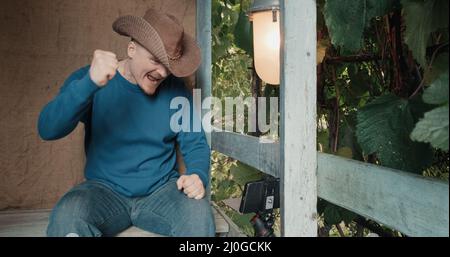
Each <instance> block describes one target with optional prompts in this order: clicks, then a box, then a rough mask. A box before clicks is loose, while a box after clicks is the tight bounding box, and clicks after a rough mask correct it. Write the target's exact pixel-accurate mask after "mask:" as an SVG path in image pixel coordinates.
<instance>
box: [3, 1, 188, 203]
mask: <svg viewBox="0 0 450 257" xmlns="http://www.w3.org/2000/svg"><path fill="white" fill-rule="evenodd" d="M148 7H153V8H156V9H160V10H164V11H166V12H169V13H172V14H174V15H175V16H177V17H179V18H180V19H181V20H182V21H183V24H184V26H185V28H186V31H187V32H188V33H190V34H191V35H194V33H195V0H77V1H73V0H3V1H2V6H1V8H0V56H1V58H0V210H5V209H16V208H20V209H36V208H51V207H52V206H53V205H54V204H55V202H56V201H57V200H58V199H59V198H60V197H61V196H62V194H63V193H64V192H66V191H67V190H68V189H70V188H71V187H72V186H73V185H75V184H76V183H78V182H80V181H81V180H82V179H83V168H84V149H83V136H84V132H83V126H82V124H80V125H79V126H78V127H77V129H76V130H75V131H74V132H72V133H71V134H70V135H69V136H67V137H66V138H64V139H60V140H58V141H52V142H45V141H42V140H41V139H40V138H39V136H38V134H37V119H38V116H39V112H40V110H41V109H42V107H43V106H44V105H45V104H46V103H47V102H49V101H50V100H51V99H52V98H53V97H54V96H55V95H56V94H57V92H58V90H59V87H60V86H61V85H62V83H63V81H64V80H65V79H66V77H67V76H68V75H69V74H70V73H71V72H72V71H74V70H75V69H77V68H79V67H81V66H84V65H87V64H89V63H90V59H91V55H92V52H93V51H94V50H95V49H97V48H99V49H103V50H109V51H113V52H115V53H116V54H117V55H118V56H119V57H123V56H124V53H125V46H126V43H127V39H126V38H124V37H121V36H119V35H117V34H115V33H114V32H113V31H112V29H111V24H112V22H113V21H114V19H115V18H116V17H118V16H120V15H125V14H135V15H143V14H144V12H145V10H146V9H147V8H148Z"/></svg>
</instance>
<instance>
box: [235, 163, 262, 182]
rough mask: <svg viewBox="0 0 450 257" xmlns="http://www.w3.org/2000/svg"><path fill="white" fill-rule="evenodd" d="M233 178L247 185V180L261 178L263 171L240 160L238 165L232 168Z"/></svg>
mask: <svg viewBox="0 0 450 257" xmlns="http://www.w3.org/2000/svg"><path fill="white" fill-rule="evenodd" d="M231 174H232V175H233V180H234V181H235V182H236V183H238V184H239V185H241V186H245V184H246V183H247V182H250V181H256V180H260V179H262V177H263V173H262V172H261V171H259V170H257V169H255V168H253V167H251V166H248V165H247V164H244V163H242V162H238V164H237V165H236V166H233V167H232V168H231Z"/></svg>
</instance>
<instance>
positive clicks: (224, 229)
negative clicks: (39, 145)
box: [0, 205, 234, 237]
mask: <svg viewBox="0 0 450 257" xmlns="http://www.w3.org/2000/svg"><path fill="white" fill-rule="evenodd" d="M216 208H218V207H217V206H215V205H213V212H214V217H215V222H216V236H218V237H223V236H228V233H229V230H230V226H229V224H228V222H227V220H228V217H226V218H224V216H223V212H221V211H220V210H219V211H218V210H217V209H216ZM49 215H50V210H48V209H46V210H26V211H1V212H0V237H44V236H45V231H46V229H47V225H48V218H49ZM233 234H234V233H233ZM117 237H161V235H158V234H155V233H151V232H147V231H144V230H141V229H139V228H137V227H130V228H128V229H127V230H125V231H123V232H121V233H119V234H118V235H117Z"/></svg>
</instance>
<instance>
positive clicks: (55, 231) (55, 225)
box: [47, 191, 101, 237]
mask: <svg viewBox="0 0 450 257" xmlns="http://www.w3.org/2000/svg"><path fill="white" fill-rule="evenodd" d="M87 198H88V195H87V193H86V192H83V191H71V192H69V193H67V194H66V195H64V196H63V197H62V198H61V199H60V200H59V202H58V203H57V204H56V206H55V207H54V208H53V210H52V212H51V215H50V218H49V225H48V227H47V236H58V237H62V236H98V235H100V234H101V233H100V232H99V231H98V230H97V229H96V228H95V227H94V226H93V225H91V224H92V223H93V222H91V221H90V215H89V207H88V202H89V200H88V199H87Z"/></svg>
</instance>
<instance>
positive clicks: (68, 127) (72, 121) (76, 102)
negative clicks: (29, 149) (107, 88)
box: [38, 66, 100, 140]
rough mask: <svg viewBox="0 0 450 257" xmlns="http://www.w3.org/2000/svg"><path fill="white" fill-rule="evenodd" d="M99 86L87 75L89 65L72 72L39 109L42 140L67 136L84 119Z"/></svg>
mask: <svg viewBox="0 0 450 257" xmlns="http://www.w3.org/2000/svg"><path fill="white" fill-rule="evenodd" d="M99 89H100V88H99V87H98V86H97V85H96V84H95V83H94V82H93V81H92V80H91V78H90V76H89V66H86V67H83V68H81V69H79V70H77V71H75V72H74V73H72V74H71V75H70V76H69V77H68V78H67V79H66V81H65V82H64V84H63V86H62V87H61V89H60V91H59V94H58V95H57V96H56V97H55V98H54V99H53V100H52V101H51V102H49V103H48V104H47V105H46V106H45V107H44V108H43V109H42V111H41V113H40V115H39V121H38V131H39V135H40V136H41V138H42V139H44V140H56V139H59V138H62V137H65V136H67V135H68V134H70V132H72V131H73V130H74V129H75V127H76V126H77V124H78V122H79V121H83V122H85V121H86V116H87V114H88V111H89V109H90V107H91V103H92V99H93V96H94V93H95V92H96V91H97V90H99Z"/></svg>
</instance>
